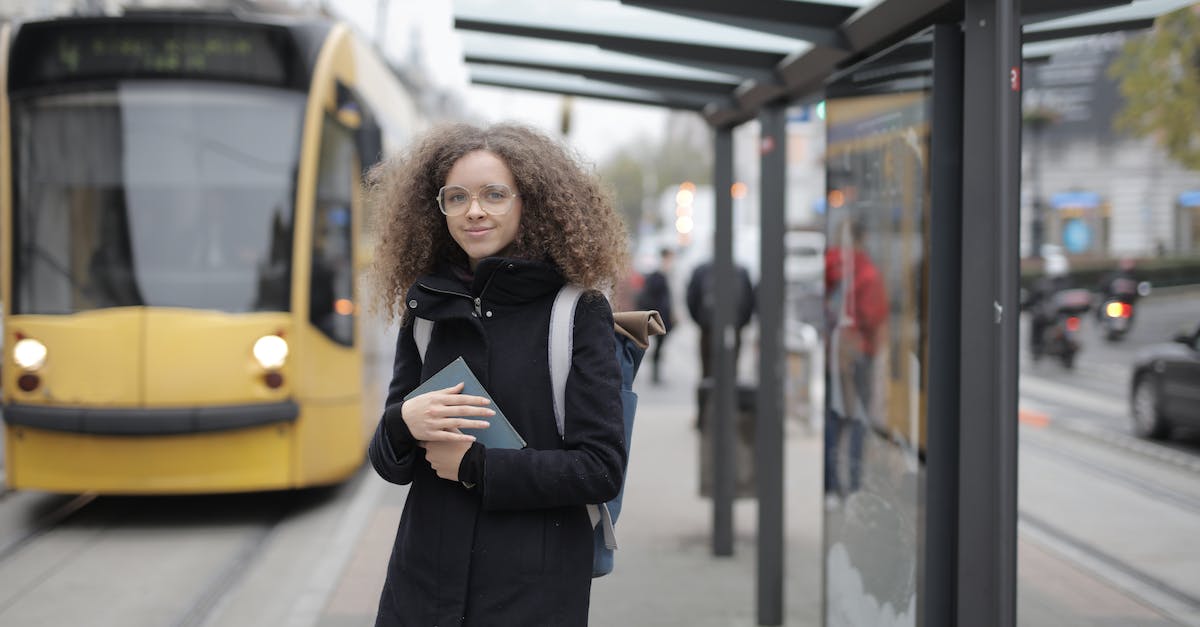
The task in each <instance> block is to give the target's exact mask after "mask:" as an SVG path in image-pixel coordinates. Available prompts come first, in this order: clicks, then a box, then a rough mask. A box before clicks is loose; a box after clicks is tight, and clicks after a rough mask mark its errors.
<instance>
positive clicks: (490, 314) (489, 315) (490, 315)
mask: <svg viewBox="0 0 1200 627" xmlns="http://www.w3.org/2000/svg"><path fill="white" fill-rule="evenodd" d="M487 317H489V318H491V317H492V312H491V310H488V312H487Z"/></svg>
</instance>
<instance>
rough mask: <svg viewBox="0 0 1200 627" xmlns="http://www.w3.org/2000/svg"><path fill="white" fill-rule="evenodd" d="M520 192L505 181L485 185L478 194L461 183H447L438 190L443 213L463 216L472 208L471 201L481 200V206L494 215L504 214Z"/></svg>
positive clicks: (438, 201) (439, 204)
mask: <svg viewBox="0 0 1200 627" xmlns="http://www.w3.org/2000/svg"><path fill="white" fill-rule="evenodd" d="M517 196H520V194H517V193H514V192H513V190H511V189H509V188H508V186H507V185H504V184H503V183H491V184H489V185H484V186H483V188H482V189H480V190H479V193H478V194H472V193H471V192H470V190H468V189H467V188H465V187H462V186H461V185H447V186H445V187H443V188H441V189H440V190H438V195H437V203H438V208H439V209H441V210H442V213H444V214H446V215H448V216H461V215H463V214H464V213H466V212H467V211H470V209H471V201H473V200H474V201H477V202H479V208H480V209H483V210H484V211H486V212H487V213H490V214H492V215H494V216H502V215H504V214H506V213H508V212H509V210H510V209H512V206H513V199H514V198H516V197H517Z"/></svg>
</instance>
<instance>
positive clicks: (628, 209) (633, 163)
mask: <svg viewBox="0 0 1200 627" xmlns="http://www.w3.org/2000/svg"><path fill="white" fill-rule="evenodd" d="M645 167H646V166H645V165H644V164H643V163H642V162H641V160H640V159H638V157H637V153H636V152H634V150H633V149H632V148H623V149H621V150H620V151H618V152H617V154H616V155H614V156H613V157H611V158H610V159H609V160H608V161H607V162H606V163H605V164H604V165H602V166H600V169H599V174H600V179H601V180H602V181H604V182H605V183H606V184H607V185H608V186H609V187H611V188H612V191H613V202H615V203H616V205H617V210H618V211H620V212H621V215H622V216H624V218H625V226H626V228H628V229H630V230H631V234H632V233H635V232H636V231H637V225H638V224H639V223H640V222H641V221H642V192H643V190H644V189H645V174H644V173H643V169H644V168H645Z"/></svg>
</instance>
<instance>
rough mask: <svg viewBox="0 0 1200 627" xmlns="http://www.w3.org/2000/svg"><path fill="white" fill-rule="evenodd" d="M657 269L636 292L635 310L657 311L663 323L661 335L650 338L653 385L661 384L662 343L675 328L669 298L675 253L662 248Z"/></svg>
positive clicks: (673, 310)
mask: <svg viewBox="0 0 1200 627" xmlns="http://www.w3.org/2000/svg"><path fill="white" fill-rule="evenodd" d="M658 256H659V264H658V268H657V269H656V270H654V271H653V272H651V273H650V274H647V275H646V281H645V284H644V285H643V286H642V291H640V292H638V298H637V308H638V309H640V310H643V311H649V310H654V311H657V312H658V314H659V316H661V317H662V321H663V333H662V334H661V335H656V336H654V337H651V338H650V341H651V343H652V344H654V349H653V350H652V351H651V353H650V364H651V365H652V366H653V369H652V370H651V381H653V382H654V383H661V382H662V373H661V372H660V371H659V364H660V363H661V361H662V347H663V343H664V342H666V341H667V335H668V334H670V333H671V327H673V326H675V307H674V305H673V304H672V300H673V299H672V298H671V281H670V277H669V275H670V274H671V265H672V262H673V261H674V260H675V251H673V250H671V249H670V248H664V249H662V250H660V251H659V253H658Z"/></svg>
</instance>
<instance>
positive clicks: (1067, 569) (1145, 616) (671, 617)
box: [315, 325, 1176, 627]
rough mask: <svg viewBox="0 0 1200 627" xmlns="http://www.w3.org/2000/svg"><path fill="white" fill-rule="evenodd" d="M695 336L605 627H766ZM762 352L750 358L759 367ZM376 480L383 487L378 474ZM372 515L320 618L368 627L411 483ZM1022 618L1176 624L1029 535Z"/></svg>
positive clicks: (630, 529) (657, 423) (806, 446)
mask: <svg viewBox="0 0 1200 627" xmlns="http://www.w3.org/2000/svg"><path fill="white" fill-rule="evenodd" d="M695 338H696V334H695V332H694V330H693V329H692V328H690V327H689V326H687V325H683V326H681V327H679V328H678V330H677V332H676V334H673V336H672V338H671V341H670V342H669V343H668V344H667V351H668V352H667V353H666V354H665V360H664V361H665V363H664V366H665V368H664V372H665V374H664V382H663V383H662V384H661V385H657V386H655V385H651V384H650V376H649V364H648V363H647V364H646V370H643V374H642V375H640V378H639V381H638V386H637V387H638V391H639V394H640V404H639V410H638V419H637V420H638V421H637V423H636V427H635V436H634V440H633V452H632V456H631V461H630V467H629V471H628V474H627V484H626V493H625V504H624V507H623V510H622V515H621V520H620V522H619V524H618V538H619V542H620V545H621V548H620V550H618V552H617V556H616V570H615V572H614V573H613V574H611V575H609V576H607V577H604V578H601V579H597V580H596V581H595V583H594V585H593V592H592V612H591V624H592V625H593V626H596V627H628V626H635V627H658V626H661V627H668V626H670V627H673V626H680V627H683V626H689V627H706V626H712V627H730V626H739V627H740V626H752V625H757V624H758V620H757V616H756V610H755V608H756V596H755V589H756V588H755V585H756V582H755V577H756V574H755V573H756V555H755V552H756V545H755V530H756V507H757V504H756V502H755V501H753V500H741V501H738V502H737V504H736V506H735V554H734V555H733V556H732V557H721V558H718V557H714V556H713V555H712V550H711V530H712V522H711V521H712V506H711V501H710V500H708V499H706V498H703V497H701V496H700V495H699V480H698V470H697V464H698V460H699V440H698V432H697V431H696V429H695V428H694V420H695V415H696V407H695V394H694V389H695V384H696V381H697V373H696V369H697V368H698V359H697V358H696V352H695V341H696V340H695ZM753 359H754V355H753V354H752V351H750V350H747V354H745V355H743V364H742V367H743V371H744V372H748V371H749V369H750V367H752V364H753ZM822 452H823V439H822V437H821V434H820V433H813V432H812V429H811V428H810V427H809V425H808V423H807V420H806V419H804V418H801V419H789V421H788V424H787V435H786V441H785V455H786V458H785V459H786V479H785V484H784V485H785V493H786V505H785V512H786V520H785V527H784V528H785V531H786V540H785V544H786V546H785V552H786V557H785V585H784V598H785V607H784V610H785V611H784V618H785V623H784V624H786V625H804V626H814V627H815V626H818V625H821V624H822V571H821V561H822V558H821V555H822V521H823V519H824V512H823V509H822V503H823V494H822V487H821V476H822V473H821V469H822ZM368 482H377V483H379V484H382V481H381V480H379V479H378V478H376V477H373V476H372V477H371V478H370V479H369V480H368ZM370 489H371V490H372V494H374V496H372V497H371V499H372V500H371V502H370V503H369V507H370V509H369V513H367V514H365V516H364V521H363V523H362V524H361V525H360V528H361V533H359V535H358V536H357V538H356V541H355V543H354V546H353V548H352V550H351V551H350V553H349V555H348V557H347V558H346V559H345V560H344V564H343V566H342V567H341V569H340V571H339V572H338V574H337V576H336V578H335V579H334V581H332V582H331V585H330V589H329V592H328V595H327V598H326V599H325V602H324V604H323V606H322V609H321V610H320V612H319V613H318V615H317V616H316V623H315V624H317V625H320V626H322V627H342V626H349V625H369V624H371V621H372V619H373V617H374V610H375V604H376V601H377V599H378V594H379V590H380V588H381V586H382V578H383V573H384V570H385V567H386V563H387V559H388V555H389V553H390V549H391V542H392V537H393V534H394V533H395V529H396V523H397V521H398V520H399V517H400V511H401V508H402V506H403V498H404V494H405V493H406V490H405V489H404V488H400V487H397V486H390V485H375V486H370ZM1018 592H1019V601H1018V606H1019V612H1018V615H1019V619H1020V620H1019V624H1020V625H1022V626H1030V627H1034V626H1036V627H1042V626H1045V627H1051V626H1055V627H1062V626H1073V625H1079V626H1083V625H1122V626H1126V625H1146V626H1148V625H1173V624H1176V623H1174V622H1172V621H1169V620H1167V619H1165V618H1163V617H1162V616H1161V615H1160V614H1158V613H1157V612H1156V611H1155V610H1153V609H1151V608H1149V607H1148V606H1146V605H1143V604H1142V603H1140V602H1138V601H1137V600H1135V599H1133V598H1130V597H1128V596H1126V595H1125V594H1124V593H1122V592H1121V591H1119V590H1117V589H1115V588H1113V587H1111V586H1109V585H1108V584H1106V583H1104V582H1103V581H1101V580H1100V579H1098V578H1096V577H1095V576H1093V575H1092V574H1090V573H1088V572H1085V571H1084V570H1081V569H1080V568H1079V567H1077V566H1075V565H1074V564H1073V563H1071V562H1070V561H1068V560H1067V559H1065V558H1064V557H1063V556H1062V555H1060V554H1058V553H1056V552H1055V551H1054V550H1053V549H1052V548H1048V547H1047V546H1045V545H1043V544H1039V543H1037V542H1035V541H1031V540H1030V538H1028V537H1026V535H1025V534H1022V537H1021V542H1020V548H1019V582H1018Z"/></svg>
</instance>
